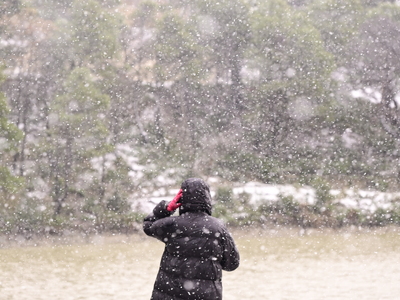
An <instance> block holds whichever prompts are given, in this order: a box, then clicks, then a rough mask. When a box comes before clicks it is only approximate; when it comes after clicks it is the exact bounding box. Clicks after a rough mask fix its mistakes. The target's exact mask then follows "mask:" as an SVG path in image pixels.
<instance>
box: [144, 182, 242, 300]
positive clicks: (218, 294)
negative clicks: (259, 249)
mask: <svg viewBox="0 0 400 300" xmlns="http://www.w3.org/2000/svg"><path fill="white" fill-rule="evenodd" d="M182 190H183V195H182V198H181V201H180V202H181V203H182V206H181V207H180V208H179V214H180V215H179V216H174V217H170V215H171V214H172V213H171V212H169V211H168V210H167V208H166V207H167V204H168V203H167V202H166V201H161V202H160V203H159V204H158V205H157V206H156V207H155V208H154V210H153V213H152V214H150V215H149V216H147V217H146V218H145V219H144V225H143V229H144V232H145V233H146V234H147V235H149V236H153V237H155V238H157V239H159V240H160V241H162V242H164V243H165V250H164V253H163V256H162V259H161V263H160V270H159V272H158V275H157V279H156V282H155V284H154V290H153V294H152V297H151V299H152V300H184V299H185V300H186V299H196V300H219V299H222V283H221V279H222V270H225V271H233V270H235V269H236V268H237V267H238V266H239V252H238V251H237V248H236V246H235V243H234V241H233V239H232V237H231V235H230V234H229V233H228V231H227V229H226V227H225V226H224V225H223V223H222V222H221V221H220V220H218V219H216V218H214V217H212V216H211V196H210V190H209V187H208V185H207V184H206V183H205V182H204V181H203V180H202V179H197V178H190V179H188V180H186V181H184V182H183V183H182Z"/></svg>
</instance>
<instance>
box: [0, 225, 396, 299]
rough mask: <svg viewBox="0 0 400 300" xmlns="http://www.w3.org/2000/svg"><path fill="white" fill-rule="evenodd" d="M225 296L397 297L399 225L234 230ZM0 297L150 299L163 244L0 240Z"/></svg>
mask: <svg viewBox="0 0 400 300" xmlns="http://www.w3.org/2000/svg"><path fill="white" fill-rule="evenodd" d="M233 235H234V237H235V240H236V242H237V244H238V248H239V251H240V253H241V265H240V267H239V268H238V269H237V270H236V271H234V272H230V273H228V272H225V273H224V275H223V276H224V277H223V285H224V299H225V300H239V299H240V300H243V299H253V300H254V299H256V300H258V299H260V300H261V299H273V300H278V299H279V300H284V299H285V300H290V299H296V300H297V299H306V300H313V299H316V300H317V299H318V300H320V299H325V300H326V299H340V300H343V299H357V300H361V299H362V300H367V299H371V300H377V299H400V285H399V282H400V267H399V266H400V228H383V229H379V230H358V229H352V230H350V229H348V230H345V231H340V232H337V231H336V232H333V231H312V232H304V231H300V230H295V229H293V230H288V229H279V230H276V229H265V230H254V229H253V230H249V231H246V230H240V231H237V232H234V233H233ZM0 244H2V247H3V248H0V299H1V300H11V299H12V300H28V299H29V300H36V299H46V300H47V299H52V300H56V299H60V300H77V299H86V300H89V299H91V300H92V299H93V300H94V299H96V300H103V299H104V300H105V299H107V300H110V299H118V300H125V299H126V300H128V299H134V300H142V299H143V300H145V299H150V295H151V291H152V287H153V283H154V279H155V277H156V274H157V270H158V265H159V261H160V257H161V254H162V251H163V245H162V243H161V242H158V241H156V240H154V239H151V238H149V237H146V236H144V235H137V236H123V235H118V236H95V237H90V238H87V240H86V241H85V240H76V239H73V238H68V239H59V240H57V239H54V240H52V241H49V240H45V241H43V240H42V241H39V240H38V241H30V242H21V241H19V242H18V241H17V242H11V243H10V242H4V241H3V243H0Z"/></svg>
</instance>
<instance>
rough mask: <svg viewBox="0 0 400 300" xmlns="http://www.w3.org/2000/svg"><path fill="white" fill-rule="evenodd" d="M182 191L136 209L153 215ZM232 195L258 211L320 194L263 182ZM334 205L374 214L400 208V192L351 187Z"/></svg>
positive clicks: (157, 195)
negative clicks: (157, 207)
mask: <svg viewBox="0 0 400 300" xmlns="http://www.w3.org/2000/svg"><path fill="white" fill-rule="evenodd" d="M210 185H211V194H212V196H215V193H216V190H217V189H218V186H217V185H215V184H214V185H213V184H211V183H210ZM177 191H178V189H177V188H175V189H161V190H157V191H155V192H153V193H151V194H149V195H148V196H146V197H144V198H141V199H135V200H134V201H133V208H134V210H136V211H140V212H144V213H149V212H150V211H151V210H152V208H153V207H154V205H155V204H157V203H158V202H160V201H161V200H170V199H172V198H173V196H174V195H175V194H176V193H177ZM232 194H233V195H234V196H235V197H240V196H241V195H243V194H246V196H247V197H248V199H249V204H250V205H252V206H253V207H254V208H257V207H258V206H260V205H261V204H263V203H268V202H274V201H277V200H279V199H280V198H281V197H293V199H294V200H295V201H297V202H299V203H301V204H309V205H312V204H315V203H316V200H317V199H316V191H315V189H314V188H312V187H310V186H299V187H296V186H294V185H273V184H263V183H259V182H248V183H246V184H243V185H238V186H234V187H233V188H232ZM330 194H331V195H332V196H333V199H334V200H333V203H336V204H338V205H342V206H344V207H345V208H349V209H359V210H363V211H366V212H374V211H376V210H377V209H378V208H382V209H390V208H391V207H393V206H394V205H396V204H397V205H400V192H392V193H389V192H380V191H374V190H359V189H354V188H347V189H343V190H331V191H330Z"/></svg>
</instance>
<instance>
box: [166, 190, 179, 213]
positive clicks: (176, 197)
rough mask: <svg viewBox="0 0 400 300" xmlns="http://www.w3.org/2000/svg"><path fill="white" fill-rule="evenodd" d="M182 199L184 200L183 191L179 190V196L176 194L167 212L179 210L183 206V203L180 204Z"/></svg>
mask: <svg viewBox="0 0 400 300" xmlns="http://www.w3.org/2000/svg"><path fill="white" fill-rule="evenodd" d="M181 198H182V190H179V192H178V194H176V196H175V197H174V199H172V201H171V202H169V203H168V205H167V210H168V211H174V210H175V209H177V208H178V207H179V206H181V205H182V203H178V202H179V200H181Z"/></svg>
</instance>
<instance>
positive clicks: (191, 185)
mask: <svg viewBox="0 0 400 300" xmlns="http://www.w3.org/2000/svg"><path fill="white" fill-rule="evenodd" d="M181 189H182V198H181V200H180V203H182V205H181V206H180V207H179V214H183V213H185V212H189V211H190V212H198V211H203V212H206V213H207V214H209V215H210V216H211V212H212V206H211V194H210V187H209V186H208V184H207V183H206V182H205V181H204V180H203V179H200V178H189V179H187V180H185V181H184V182H183V183H182V186H181Z"/></svg>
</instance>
